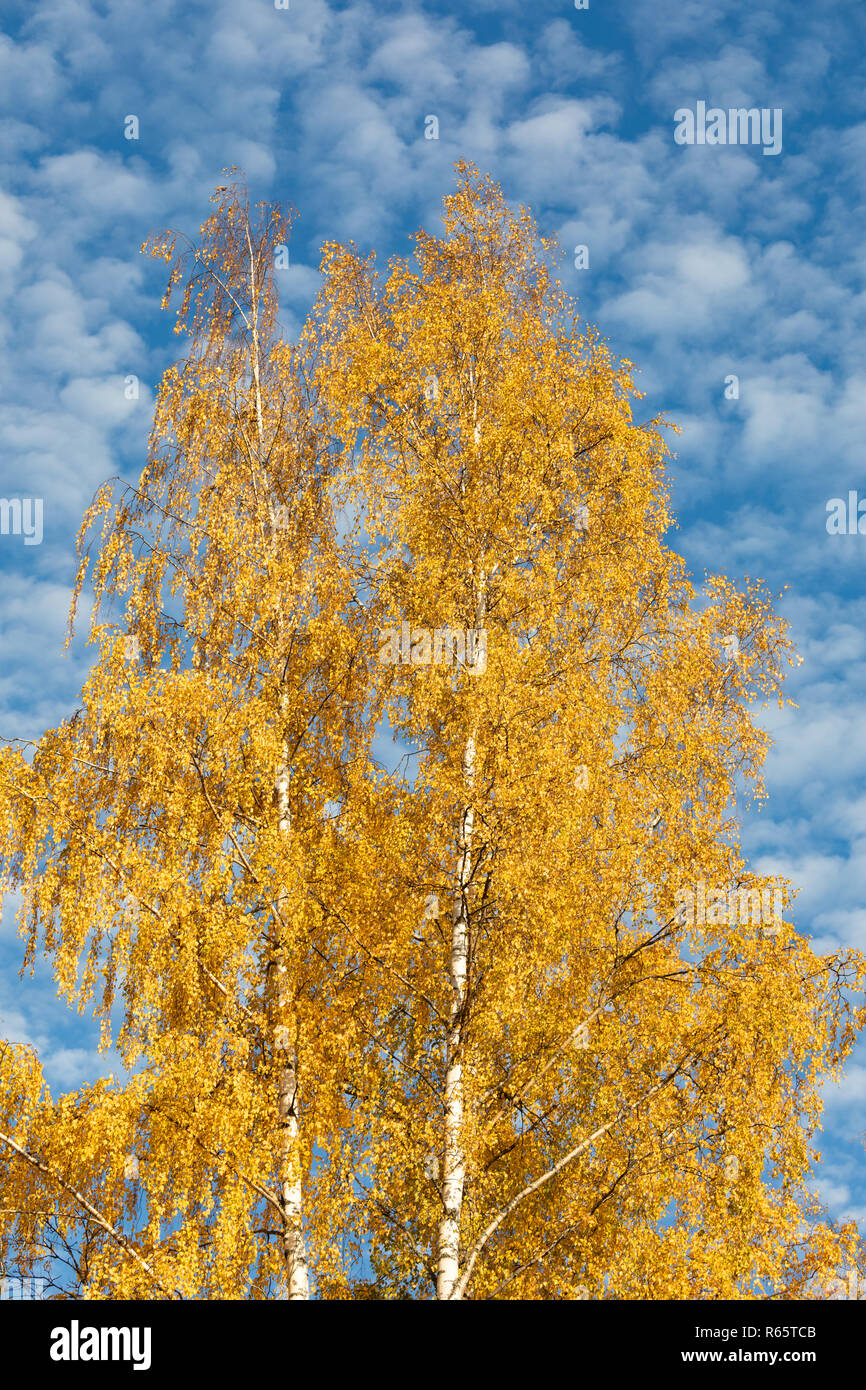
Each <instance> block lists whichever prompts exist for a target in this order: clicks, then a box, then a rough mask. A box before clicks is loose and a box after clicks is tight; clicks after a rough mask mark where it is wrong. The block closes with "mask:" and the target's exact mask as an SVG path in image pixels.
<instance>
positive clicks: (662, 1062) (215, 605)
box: [0, 166, 864, 1301]
mask: <svg viewBox="0 0 866 1390" xmlns="http://www.w3.org/2000/svg"><path fill="white" fill-rule="evenodd" d="M288 231H289V228H288V223H287V219H286V217H285V216H284V215H283V214H281V213H280V211H279V210H278V209H270V208H265V209H262V210H260V211H259V215H258V217H255V216H253V215H252V214H251V213H250V211H249V209H248V206H247V202H246V199H245V195H244V193H243V190H241V189H239V188H238V187H236V186H235V185H232V186H231V187H226V188H224V189H220V190H218V191H217V194H216V211H215V213H214V215H213V217H211V218H210V219H209V220H208V222H206V223H205V225H204V227H203V228H202V235H201V240H200V243H199V244H198V245H197V246H192V245H189V246H187V245H186V244H185V243H184V242H182V241H179V240H178V239H177V238H174V237H173V236H166V237H162V238H157V239H156V240H155V241H154V242H152V243H151V244H150V248H149V249H151V250H152V251H153V252H154V253H155V254H157V255H161V256H163V257H164V258H165V260H166V261H167V262H169V263H170V264H171V266H172V270H171V280H170V284H169V295H171V294H173V293H174V292H175V291H176V290H178V289H181V287H182V289H183V297H182V300H181V305H180V315H179V320H178V328H179V330H180V331H181V332H183V333H186V334H187V335H188V337H189V356H188V359H187V360H186V361H184V362H182V363H181V364H180V365H178V366H176V367H172V368H170V369H169V370H168V371H167V373H166V374H165V377H164V379H163V382H162V385H161V389H160V396H159V401H158V404H157V409H156V415H155V420H154V430H153V437H152V448H151V454H150V459H149V462H148V465H147V467H146V469H145V470H144V473H143V474H142V477H141V479H140V480H139V481H138V483H137V485H136V486H135V487H125V488H120V489H118V488H117V486H116V485H115V486H113V487H106V488H105V489H103V490H102V491H101V492H100V494H99V495H98V497H97V498H96V500H95V502H94V505H93V507H92V508H91V509H90V511H89V513H88V515H87V517H86V518H85V523H84V528H83V531H82V539H81V546H82V567H81V572H80V574H79V583H80V584H81V585H83V583H84V582H85V578H86V577H87V576H88V575H90V582H91V583H92V585H93V587H94V591H95V597H96V609H95V615H94V625H93V640H94V642H95V644H96V648H97V656H96V660H95V662H94V666H93V671H92V674H91V676H90V678H89V680H88V683H87V685H86V687H85V690H84V692H83V697H82V709H81V711H80V714H79V715H78V717H73V718H72V719H70V720H69V721H67V722H66V723H64V724H63V725H62V726H61V727H60V728H59V729H56V730H52V731H50V732H49V733H47V734H45V735H43V736H42V737H41V738H39V739H37V740H35V741H34V744H33V745H32V746H29V747H11V748H9V749H7V750H6V751H5V752H4V753H3V754H2V755H0V817H2V820H0V824H2V840H0V849H2V859H3V868H4V870H5V873H6V877H7V880H8V883H9V884H10V885H11V886H12V887H14V888H17V889H19V890H23V891H24V901H23V907H22V912H21V921H22V927H23V930H24V933H25V937H26V941H27V946H26V950H27V960H28V961H32V960H33V959H35V956H36V953H37V952H40V951H41V952H46V953H47V954H48V956H49V957H50V958H51V959H52V960H53V963H54V968H55V973H56V978H57V982H58V987H59V988H60V989H61V990H62V991H63V992H64V993H65V995H66V996H67V997H68V998H69V999H70V1001H73V1002H77V1003H78V1004H79V1005H80V1006H81V1007H84V1006H86V1005H87V1004H88V1003H89V1002H91V1001H92V1002H93V1003H94V1006H95V1010H96V1014H97V1016H98V1017H99V1018H100V1019H101V1020H102V1023H103V1027H104V1036H105V1040H106V1042H108V1041H109V1040H110V1039H114V1038H115V1037H116V1043H117V1046H118V1048H119V1050H120V1052H121V1056H122V1058H123V1062H124V1066H125V1068H126V1070H125V1073H124V1075H123V1076H122V1077H121V1078H119V1079H116V1080H106V1081H100V1082H97V1083H95V1084H93V1085H90V1086H86V1087H84V1088H82V1089H81V1090H79V1091H77V1092H75V1093H72V1094H70V1095H61V1096H57V1097H54V1096H52V1095H50V1094H49V1092H48V1089H47V1087H46V1086H45V1084H44V1079H43V1076H42V1072H41V1069H40V1065H39V1060H38V1058H37V1057H36V1056H35V1055H34V1053H33V1051H32V1049H30V1048H28V1047H26V1046H23V1045H21V1044H20V1043H15V1041H14V1040H11V1039H10V1040H9V1041H8V1042H7V1043H6V1044H4V1045H3V1046H2V1047H0V1192H2V1202H0V1207H2V1211H0V1242H2V1244H0V1258H2V1259H3V1260H5V1261H6V1262H7V1263H8V1262H11V1261H12V1260H17V1261H18V1262H19V1267H20V1268H21V1269H22V1272H23V1271H24V1270H25V1269H26V1268H27V1266H28V1261H29V1262H30V1263H31V1264H32V1262H33V1260H34V1259H35V1258H36V1257H37V1255H38V1254H39V1252H40V1251H43V1250H44V1251H46V1252H47V1253H48V1254H49V1255H50V1256H51V1257H53V1258H54V1259H55V1260H56V1261H62V1260H64V1259H65V1260H66V1261H67V1262H68V1264H69V1266H70V1269H71V1274H70V1281H69V1282H68V1284H67V1286H66V1287H67V1288H72V1289H74V1290H77V1291H80V1292H82V1293H83V1294H84V1295H85V1296H87V1297H95V1298H107V1297H111V1298H117V1297H120V1298H133V1297H144V1296H149V1297H162V1298H177V1297H198V1298H229V1297H231V1298H237V1297H243V1298H251V1299H267V1298H276V1297H282V1298H286V1299H288V1300H290V1301H303V1300H304V1299H306V1298H307V1297H308V1296H316V1297H319V1298H325V1299H338V1298H364V1299H366V1298H385V1299H391V1298H413V1299H414V1298H421V1299H427V1298H429V1299H431V1300H436V1301H461V1300H467V1299H468V1300H477V1299H486V1298H489V1299H497V1298H503V1299H510V1298H516V1299H572V1298H574V1299H584V1298H587V1299H589V1298H615V1299H638V1298H640V1299H662V1298H664V1299H686V1298H688V1299H719V1298H740V1297H751V1296H754V1295H755V1293H756V1292H757V1293H758V1294H759V1295H763V1296H766V1297H783V1296H784V1297H799V1296H804V1297H805V1296H809V1294H810V1291H813V1290H814V1289H815V1288H817V1287H821V1286H822V1285H823V1284H826V1283H827V1282H828V1281H832V1280H833V1278H834V1277H835V1276H836V1275H837V1273H838V1271H839V1270H840V1269H843V1268H846V1267H847V1266H848V1264H849V1263H850V1262H851V1260H853V1259H854V1258H855V1252H856V1250H857V1249H858V1246H857V1234H856V1232H855V1231H854V1230H853V1229H852V1228H851V1227H841V1228H838V1227H834V1226H833V1225H832V1224H831V1223H829V1222H828V1221H827V1220H826V1219H824V1218H823V1217H822V1216H821V1213H820V1211H818V1209H817V1207H816V1205H815V1202H814V1199H813V1196H812V1187H813V1185H814V1167H815V1160H816V1153H815V1138H816V1134H817V1131H818V1127H819V1123H820V1085H821V1083H822V1082H823V1081H824V1080H826V1079H827V1078H828V1077H832V1076H834V1075H835V1074H837V1073H838V1069H839V1068H840V1067H841V1065H842V1064H843V1063H844V1060H845V1058H846V1057H847V1056H848V1055H849V1053H850V1050H851V1047H852V1046H853V1043H854V1041H855V1040H856V1037H857V1034H858V1032H859V1029H860V1028H861V1027H862V1022H863V1014H862V1006H861V1005H860V1003H859V998H858V995H859V992H860V990H861V989H862V984H863V978H864V962H863V959H862V957H861V956H860V955H859V954H857V953H856V952H852V951H838V952H836V953H833V954H829V955H818V954H816V953H815V952H814V951H813V950H812V947H811V945H810V943H809V941H808V939H807V938H806V937H805V936H804V935H802V934H801V933H799V932H798V931H797V929H796V926H795V923H794V921H793V901H792V896H793V895H792V886H791V885H789V884H787V883H785V882H784V881H783V880H781V879H778V880H777V879H768V878H766V877H761V876H760V875H758V874H756V873H755V872H754V871H753V870H752V869H751V868H750V867H749V865H748V863H747V862H746V859H745V856H744V853H743V851H742V848H741V844H740V839H739V827H738V805H740V804H744V802H745V800H746V798H748V797H752V798H756V799H758V800H760V799H762V798H763V797H764V795H765V793H764V788H763V783H762V780H761V767H762V762H763V759H764V756H765V752H766V745H767V739H766V736H765V735H764V734H763V733H762V731H761V728H760V724H759V722H758V710H759V707H760V705H761V703H762V702H766V701H768V700H781V699H782V698H783V696H782V693H781V692H782V681H783V673H784V668H785V666H786V664H787V663H789V662H790V661H792V660H794V657H793V655H792V653H791V649H790V644H789V640H788V637H787V634H786V632H785V628H784V625H783V624H782V623H781V621H780V620H779V618H778V617H777V616H776V614H775V611H774V607H773V603H772V600H771V597H770V596H769V595H768V594H767V593H766V592H765V590H764V588H763V587H762V586H761V584H760V583H758V582H751V581H747V582H746V583H745V585H743V586H741V587H737V586H734V585H733V584H731V583H730V582H729V581H728V580H726V579H725V578H724V577H723V576H721V575H709V576H706V578H705V581H704V583H703V585H702V587H701V588H700V589H699V590H697V589H696V588H695V587H694V586H693V584H692V582H691V580H690V578H689V576H688V574H687V573H686V569H685V565H684V562H683V561H682V559H681V558H680V557H679V556H678V555H677V553H676V552H675V550H674V549H673V548H672V547H671V545H670V542H669V533H670V531H671V529H672V527H673V524H674V523H673V518H672V515H671V512H670V509H669V501H668V484H667V476H666V467H667V448H666V444H665V438H664V435H663V425H664V422H663V421H662V420H654V421H641V420H639V419H636V418H635V415H634V413H633V408H634V404H635V402H636V401H639V399H640V397H639V393H638V392H636V391H635V389H634V386H633V382H632V372H631V364H630V363H628V362H619V361H616V360H615V359H613V358H612V356H611V354H610V352H609V350H608V349H607V347H606V345H605V344H604V342H603V341H602V340H601V339H600V338H599V337H598V335H597V333H595V332H594V331H593V330H592V329H591V328H589V327H588V326H586V325H585V324H583V323H582V322H581V320H580V319H579V318H578V316H577V314H576V312H575V309H574V306H573V305H572V304H571V302H570V300H569V299H568V297H567V296H566V294H565V292H564V291H563V289H562V287H561V286H560V285H559V284H558V282H557V281H556V279H555V276H554V273H553V269H552V262H553V257H554V253H555V248H554V247H553V246H552V245H551V244H550V243H548V242H546V241H545V240H544V239H543V238H540V237H539V236H538V234H537V230H536V228H535V226H534V224H533V222H532V219H531V217H530V216H529V214H528V212H518V213H512V212H510V211H509V209H508V208H507V206H506V204H505V202H504V200H503V198H502V195H501V192H500V191H499V189H498V188H497V187H496V185H495V184H493V183H492V182H491V181H490V180H488V179H485V178H483V177H481V176H480V175H479V174H478V173H477V171H476V170H474V169H472V168H470V167H467V166H461V167H460V168H459V183H458V187H457V191H456V192H455V193H454V194H453V195H451V196H450V197H449V198H447V199H446V202H445V218H444V229H443V232H442V234H440V235H431V234H429V233H425V232H421V233H419V235H418V237H417V241H416V258H415V262H414V263H407V262H403V261H395V262H393V263H392V264H391V266H390V267H389V271H388V275H387V279H386V281H385V283H384V285H382V284H381V283H380V280H379V278H378V276H377V274H376V272H375V264H374V262H373V260H372V258H369V259H364V258H362V257H361V256H359V255H358V253H357V252H356V251H355V250H354V248H351V247H349V248H347V247H341V246H338V245H334V244H329V245H328V246H326V247H325V250H324V255H323V265H322V269H323V275H324V281H323V288H322V292H321V295H320V296H319V299H318V300H317V303H316V305H315V307H314V309H313V312H312V313H311V315H310V318H309V321H308V323H307V326H306V328H305V331H304V334H303V336H302V339H301V341H300V343H299V344H298V345H297V346H295V347H291V346H289V345H287V344H285V343H283V342H282V341H281V339H280V335H279V332H278V328H277V301H276V284H275V279H274V274H273V266H274V254H275V250H276V248H277V247H280V246H283V245H284V243H285V241H286V240H287V238H288ZM100 524H101V536H100V538H99V544H98V546H97V548H96V553H95V555H94V557H93V565H92V572H91V569H90V564H89V554H90V552H89V550H88V546H89V545H91V544H94V543H95V534H94V529H95V528H96V527H97V526H99V525H100ZM121 603H122V605H123V618H122V621H117V617H118V616H119V615H115V621H114V622H112V621H110V620H109V619H110V618H111V616H112V612H113V608H114V606H115V605H119V604H121ZM106 610H107V611H106ZM389 733H392V734H393V735H395V736H396V738H397V740H398V742H399V743H400V744H401V745H402V749H403V752H404V754H405V756H403V757H402V758H401V759H400V760H399V761H397V762H396V765H395V766H392V765H390V764H388V765H386V760H385V757H384V753H383V743H382V740H383V739H384V738H385V737H386V736H387V735H388V734H389ZM364 1264H366V1265H367V1266H368V1267H367V1268H364V1267H363V1265H364ZM362 1275H363V1277H361V1276H362Z"/></svg>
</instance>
